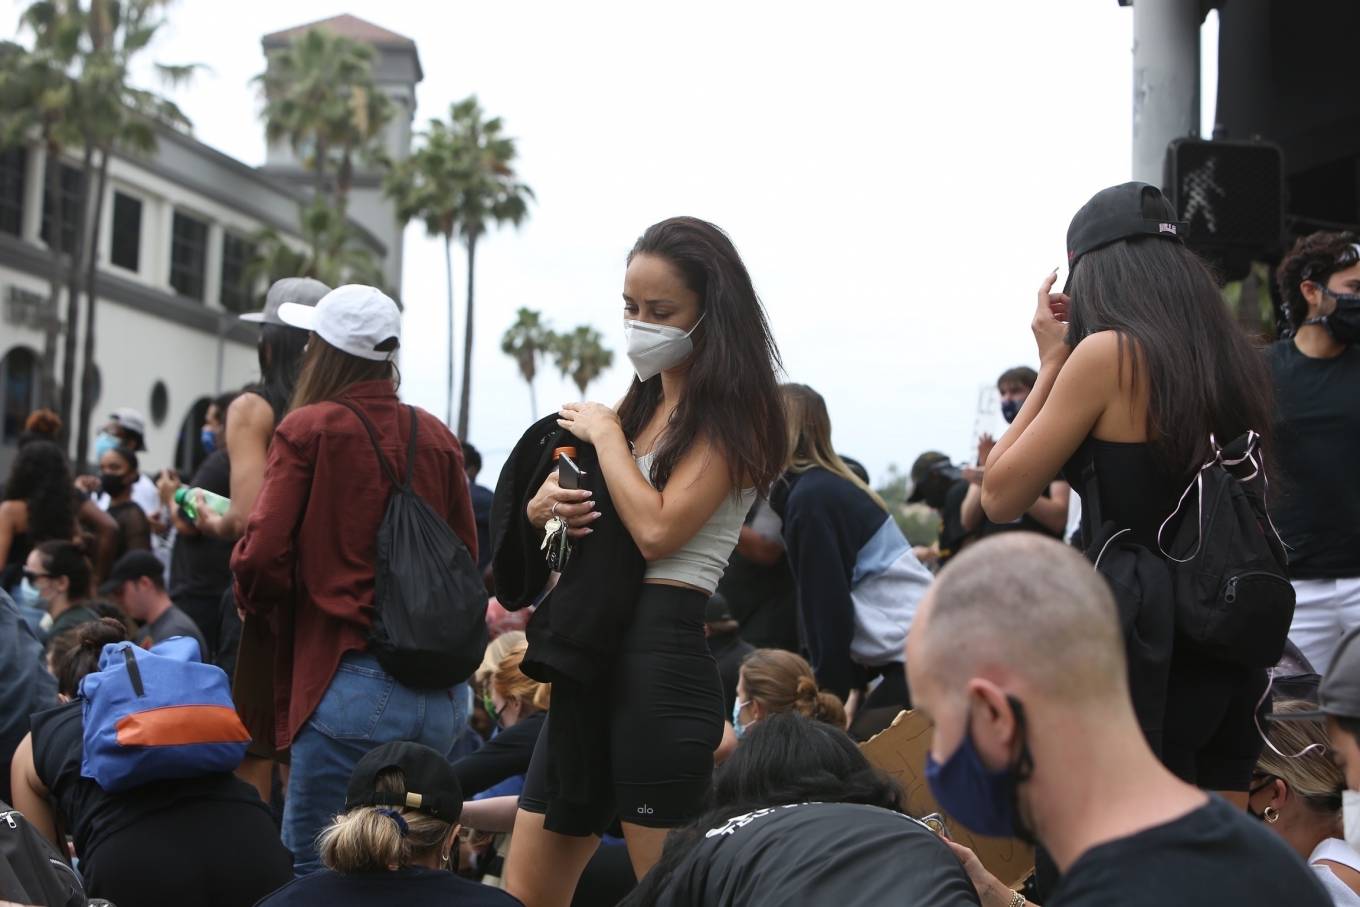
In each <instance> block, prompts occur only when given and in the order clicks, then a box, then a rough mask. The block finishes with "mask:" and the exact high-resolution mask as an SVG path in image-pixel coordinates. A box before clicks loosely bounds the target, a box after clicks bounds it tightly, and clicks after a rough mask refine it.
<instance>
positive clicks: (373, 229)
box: [260, 14, 425, 292]
mask: <svg viewBox="0 0 1360 907" xmlns="http://www.w3.org/2000/svg"><path fill="white" fill-rule="evenodd" d="M314 28H320V29H325V30H327V31H329V32H331V33H333V34H336V35H340V36H341V37H345V38H349V39H350V40H353V41H358V42H360V43H363V44H367V45H369V46H370V47H372V48H373V49H374V50H375V51H376V55H375V57H374V61H373V80H374V82H375V83H377V86H378V88H379V89H380V90H381V91H383V92H386V94H387V96H388V97H389V98H391V99H392V102H393V106H394V107H395V113H394V115H393V117H392V119H391V121H390V122H389V123H388V124H387V127H386V135H385V136H384V137H383V140H382V144H383V148H384V150H385V151H386V152H387V155H388V156H389V157H391V158H392V159H393V160H403V159H405V158H406V157H407V156H408V155H409V154H410V153H411V131H412V121H413V120H414V117H415V110H416V84H417V83H419V82H420V81H421V80H422V79H423V78H424V77H425V74H424V72H423V71H422V70H421V68H420V55H419V54H418V53H417V52H416V42H415V41H412V40H411V39H410V38H407V37H405V36H403V35H399V34H397V33H395V32H391V31H388V30H387V29H385V28H382V27H381V26H377V25H374V24H373V23H371V22H366V21H364V20H363V19H360V18H358V17H357V16H351V15H348V14H346V15H341V16H334V17H332V18H330V19H322V20H320V21H318V22H310V23H308V24H306V25H299V26H296V27H294V28H288V29H284V30H283V31H278V32H274V33H273V34H269V35H265V36H264V38H263V39H261V41H260V43H261V45H263V47H264V52H265V57H266V58H268V57H269V56H270V54H271V53H272V52H275V51H278V50H281V49H283V48H286V47H287V46H288V45H289V44H291V43H292V41H293V40H294V39H295V38H297V37H298V36H300V35H302V34H304V33H306V32H308V31H311V30H312V29H314ZM262 169H263V170H264V172H265V173H267V174H269V175H270V176H272V177H274V178H276V179H280V180H283V181H284V182H286V183H288V184H290V185H293V186H295V187H297V188H299V189H301V190H303V191H304V192H308V193H310V192H311V191H312V188H313V187H312V177H311V175H310V174H309V173H308V172H307V171H306V170H304V168H303V166H302V162H301V161H299V160H298V159H297V156H296V155H294V154H293V149H292V148H291V147H289V145H288V143H287V142H281V143H271V144H270V145H269V149H268V151H267V153H266V156H265V165H264V167H263V168H262ZM349 217H350V219H351V220H353V221H355V222H357V223H358V224H359V225H360V226H362V227H364V228H365V229H367V230H368V232H369V233H371V234H372V235H373V236H374V237H376V238H377V239H378V241H379V242H381V243H382V245H383V246H384V247H385V248H386V255H385V257H384V258H383V274H384V276H385V278H386V281H387V285H388V287H390V288H391V289H393V290H395V291H397V292H400V290H401V263H402V242H401V236H402V224H400V223H398V221H397V210H396V206H395V205H394V204H393V203H392V201H391V200H389V199H388V198H386V197H385V196H384V195H383V191H382V174H381V172H379V171H378V170H376V169H375V168H373V167H371V166H368V167H365V166H364V165H363V163H362V162H360V165H359V167H358V168H357V169H356V172H355V174H354V184H353V188H352V189H351V191H350V196H349Z"/></svg>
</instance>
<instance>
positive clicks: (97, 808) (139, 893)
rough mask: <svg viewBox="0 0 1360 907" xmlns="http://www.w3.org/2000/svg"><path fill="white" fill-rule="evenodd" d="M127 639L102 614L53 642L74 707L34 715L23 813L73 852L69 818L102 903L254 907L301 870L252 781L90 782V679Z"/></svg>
mask: <svg viewBox="0 0 1360 907" xmlns="http://www.w3.org/2000/svg"><path fill="white" fill-rule="evenodd" d="M126 639H127V632H126V630H125V629H124V627H123V626H122V624H120V623H118V621H116V620H113V619H112V618H102V619H100V620H98V621H90V622H88V623H84V624H81V625H80V626H79V627H77V628H75V629H74V630H72V631H71V632H70V633H65V634H63V635H61V636H59V637H57V638H56V639H54V640H53V643H52V653H51V663H52V667H53V670H54V673H55V675H56V678H57V691H58V693H59V694H60V696H61V698H62V699H63V700H64V701H65V704H64V705H60V706H57V707H56V708H53V709H49V710H47V711H44V712H39V713H37V714H35V715H34V716H33V718H32V727H33V730H32V732H31V733H30V734H29V735H28V736H26V737H25V738H24V739H23V741H22V742H21V743H20V744H19V748H18V750H17V751H16V752H15V754H14V761H13V764H12V766H11V769H10V780H11V784H12V786H13V789H14V791H13V792H14V807H15V809H18V810H19V811H20V812H22V813H23V814H24V815H25V816H26V817H27V818H28V821H29V822H31V823H32V824H33V826H34V828H36V829H38V830H39V831H40V832H41V833H42V834H43V835H44V836H45V837H46V838H47V839H48V840H50V841H52V842H53V843H54V844H55V845H57V847H58V849H61V850H62V851H63V852H65V848H64V846H63V845H64V836H62V835H59V834H58V831H57V828H58V817H60V825H61V828H62V829H63V830H64V831H65V832H66V833H68V834H70V835H71V836H72V838H73V839H74V841H75V852H76V856H77V857H78V858H79V860H80V871H81V874H82V875H83V876H84V878H85V887H86V891H87V893H88V894H89V896H90V897H92V898H105V899H107V900H109V901H112V902H113V903H115V904H123V905H137V904H212V905H215V907H249V905H251V904H254V903H255V902H256V901H257V900H259V899H260V898H261V897H263V896H264V895H265V894H267V893H268V892H270V891H273V890H274V889H276V888H278V887H279V886H280V885H282V884H283V883H284V882H286V881H287V880H288V878H289V877H290V875H291V867H292V856H291V855H290V854H289V853H288V851H287V850H286V849H285V848H284V847H283V845H282V843H280V841H279V834H278V829H277V828H276V827H275V825H274V820H273V817H272V816H271V815H270V812H269V809H268V807H266V806H265V805H264V803H262V802H261V801H260V798H259V797H258V796H257V795H256V793H255V791H254V790H253V789H252V788H251V787H250V785H248V784H246V783H245V782H243V781H240V780H239V779H237V778H236V777H234V776H233V775H230V774H212V775H205V776H202V777H198V778H185V779H180V780H174V781H158V782H155V783H153V784H146V785H143V786H141V787H137V788H133V789H131V790H127V791H123V792H121V793H117V794H110V793H106V792H105V791H104V790H103V789H102V788H100V787H99V785H98V784H96V783H95V782H94V781H92V780H90V779H89V778H86V777H84V776H82V775H81V761H82V758H83V753H84V742H83V741H84V731H85V727H84V717H83V709H84V706H85V702H84V700H83V699H81V698H80V685H81V681H82V680H84V679H85V677H86V675H88V674H91V673H93V672H95V671H97V670H99V660H100V655H101V654H102V652H103V650H104V647H105V646H106V645H110V644H114V643H119V642H123V641H124V640H126Z"/></svg>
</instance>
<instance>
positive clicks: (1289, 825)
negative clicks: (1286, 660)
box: [1247, 701, 1360, 907]
mask: <svg viewBox="0 0 1360 907" xmlns="http://www.w3.org/2000/svg"><path fill="white" fill-rule="evenodd" d="M1313 708H1314V706H1313V705H1312V704H1311V703H1307V702H1300V701H1290V702H1281V703H1277V704H1276V705H1275V709H1274V713H1275V714H1276V715H1289V714H1291V713H1294V712H1306V711H1310V710H1312V709H1313ZM1266 730H1267V746H1266V748H1265V750H1263V751H1262V753H1261V758H1260V759H1259V760H1257V763H1256V772H1255V773H1254V774H1253V776H1252V782H1251V793H1250V796H1249V799H1248V801H1247V808H1248V809H1249V810H1250V811H1251V814H1252V815H1254V816H1256V817H1257V818H1258V819H1260V820H1261V821H1262V822H1264V823H1265V825H1266V827H1267V828H1269V829H1270V830H1271V831H1273V832H1275V833H1276V834H1278V835H1279V836H1280V837H1281V838H1283V839H1284V840H1285V842H1286V843H1287V844H1289V846H1290V847H1291V848H1292V849H1293V850H1294V852H1295V853H1297V854H1298V855H1299V857H1300V858H1301V859H1303V860H1306V861H1307V862H1308V865H1310V866H1311V867H1313V869H1314V870H1316V871H1317V873H1318V880H1319V881H1320V882H1322V885H1323V887H1324V888H1326V889H1327V893H1328V894H1329V895H1331V897H1332V903H1334V904H1336V905H1337V907H1360V853H1356V851H1355V850H1354V849H1353V848H1352V847H1351V846H1350V845H1349V844H1348V843H1347V842H1346V841H1345V840H1343V839H1342V829H1343V826H1342V791H1343V790H1344V788H1345V787H1346V776H1345V775H1344V774H1343V773H1342V771H1341V768H1340V767H1339V766H1338V765H1337V764H1336V762H1335V761H1334V759H1333V758H1332V754H1331V751H1330V744H1329V743H1328V740H1327V729H1326V727H1325V726H1324V725H1323V723H1322V719H1320V718H1319V719H1314V720H1311V721H1301V720H1293V721H1272V722H1270V724H1269V725H1267V728H1266Z"/></svg>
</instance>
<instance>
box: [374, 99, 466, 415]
mask: <svg viewBox="0 0 1360 907" xmlns="http://www.w3.org/2000/svg"><path fill="white" fill-rule="evenodd" d="M421 138H422V142H421V145H420V146H419V147H418V148H416V150H415V151H413V152H412V153H411V155H410V157H408V158H407V159H406V160H404V161H401V162H400V163H398V164H396V165H394V166H393V167H392V168H391V169H390V170H389V171H388V174H387V180H386V185H385V189H386V191H387V194H388V195H389V196H391V197H392V199H393V200H394V201H395V202H396V205H397V218H398V219H399V220H400V221H401V222H402V223H406V222H408V221H410V220H414V219H419V220H422V221H424V222H425V232H426V234H428V235H429V236H439V237H442V238H443V240H444V285H445V288H446V290H447V291H448V309H449V320H448V335H449V336H448V340H449V352H448V356H449V379H448V384H447V385H446V386H445V389H446V390H447V391H448V414H447V417H446V419H445V421H446V422H447V423H448V424H449V425H452V424H453V237H454V233H455V231H456V230H457V229H458V192H459V188H460V187H461V186H462V185H463V183H464V182H465V181H466V179H467V167H466V166H465V165H464V162H463V160H462V159H461V157H460V155H459V147H458V145H457V143H456V142H455V141H454V135H453V133H452V132H451V131H450V129H449V126H448V124H446V123H445V122H444V121H443V120H438V119H432V120H430V128H429V129H428V130H427V131H426V132H424V133H422V135H421Z"/></svg>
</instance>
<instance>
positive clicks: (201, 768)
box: [80, 636, 250, 793]
mask: <svg viewBox="0 0 1360 907" xmlns="http://www.w3.org/2000/svg"><path fill="white" fill-rule="evenodd" d="M80 695H81V697H82V698H83V699H84V701H85V706H84V710H83V715H84V720H85V734H84V745H85V752H84V756H83V758H82V759H81V763H80V774H81V775H82V776H84V777H86V778H89V779H91V780H92V781H94V782H95V783H96V784H98V785H99V786H100V787H101V788H103V789H104V790H105V791H108V792H110V793H116V792H118V791H123V790H127V789H129V788H133V787H138V786H140V785H143V784H147V783H149V782H152V781H166V780H170V779H174V778H196V777H199V776H202V775H210V774H216V773H220V772H230V771H233V770H235V768H236V767H237V766H238V765H240V764H241V759H242V758H243V757H244V756H245V752H246V746H247V745H249V743H250V734H248V733H247V732H246V729H245V725H243V724H242V723H241V719H240V718H239V717H237V714H236V707H235V706H234V705H233V704H232V700H231V686H230V683H229V682H228V680H227V675H226V673H225V672H224V671H223V670H222V669H221V668H219V667H217V666H216V665H210V664H203V662H201V661H200V660H199V647H198V641H197V640H195V639H193V638H192V637H188V636H176V637H173V638H171V639H167V640H165V641H164V642H161V643H158V644H157V645H155V646H153V647H152V648H151V649H150V650H149V651H148V650H146V649H142V648H140V647H139V646H137V645H134V644H133V643H131V642H119V643H110V644H109V645H107V646H105V647H104V651H103V653H101V655H100V657H99V670H98V671H96V672H94V673H92V674H88V675H86V677H85V679H84V680H82V681H81V682H80Z"/></svg>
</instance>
